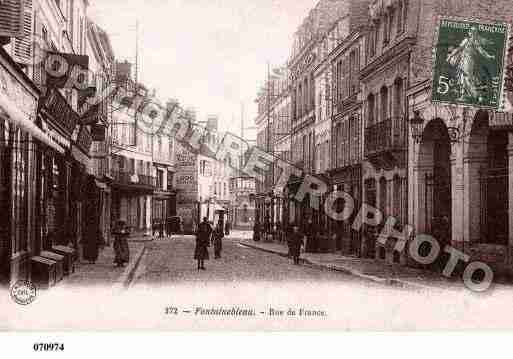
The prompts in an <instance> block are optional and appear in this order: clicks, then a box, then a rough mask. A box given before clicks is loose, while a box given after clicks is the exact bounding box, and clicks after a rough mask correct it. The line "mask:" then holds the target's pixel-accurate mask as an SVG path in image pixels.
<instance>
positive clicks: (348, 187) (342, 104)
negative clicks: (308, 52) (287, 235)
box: [319, 1, 369, 256]
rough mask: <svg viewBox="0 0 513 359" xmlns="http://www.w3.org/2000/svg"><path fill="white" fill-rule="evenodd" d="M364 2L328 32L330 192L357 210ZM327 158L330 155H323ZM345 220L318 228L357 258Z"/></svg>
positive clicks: (355, 235) (356, 241) (358, 246)
mask: <svg viewBox="0 0 513 359" xmlns="http://www.w3.org/2000/svg"><path fill="white" fill-rule="evenodd" d="M368 5H369V3H368V1H351V6H350V9H349V12H348V13H347V14H346V16H344V17H343V18H341V19H340V20H339V22H338V23H337V25H336V26H335V27H334V28H333V29H332V30H331V31H330V33H329V37H330V38H331V39H333V40H332V41H333V42H334V43H333V44H329V43H328V45H325V46H327V47H328V48H329V49H331V56H330V59H329V60H330V64H331V67H332V69H333V76H332V83H331V84H330V85H331V87H332V88H333V93H332V100H333V101H332V111H331V113H330V115H331V116H332V117H331V121H330V126H331V131H329V134H330V137H331V138H330V142H329V143H330V144H332V145H331V148H330V149H329V150H328V151H331V163H329V169H330V170H329V174H330V179H331V186H332V189H333V190H334V191H337V190H338V191H344V192H346V193H348V194H350V195H351V196H352V197H353V199H354V203H355V207H356V208H358V207H359V206H360V205H361V203H362V162H363V159H364V157H363V147H364V146H363V138H364V137H363V136H364V131H363V121H362V118H363V116H362V102H363V101H362V92H361V84H360V69H361V65H362V64H364V63H365V51H364V48H365V47H364V35H365V28H366V25H367V21H368ZM327 157H328V158H330V156H329V155H328V156H327ZM351 219H352V218H350V219H349V220H348V221H339V222H332V221H330V220H329V218H326V217H325V218H321V224H320V226H319V227H321V228H323V227H325V228H326V227H327V228H328V229H329V233H330V234H335V241H336V243H335V249H337V250H341V252H342V253H343V254H345V255H355V256H361V253H362V241H361V231H355V230H353V229H352V228H351V225H350V224H351V222H352V221H351Z"/></svg>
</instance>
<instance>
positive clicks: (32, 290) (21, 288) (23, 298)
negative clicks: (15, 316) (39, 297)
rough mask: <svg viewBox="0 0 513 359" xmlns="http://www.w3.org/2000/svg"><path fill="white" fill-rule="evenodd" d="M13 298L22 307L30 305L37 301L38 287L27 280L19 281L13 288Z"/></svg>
mask: <svg viewBox="0 0 513 359" xmlns="http://www.w3.org/2000/svg"><path fill="white" fill-rule="evenodd" d="M11 298H12V300H14V301H15V302H16V303H18V304H20V305H29V304H30V303H32V302H33V301H34V300H35V299H36V287H35V286H34V284H32V283H31V282H29V281H27V280H19V281H17V282H16V283H14V284H13V286H12V287H11Z"/></svg>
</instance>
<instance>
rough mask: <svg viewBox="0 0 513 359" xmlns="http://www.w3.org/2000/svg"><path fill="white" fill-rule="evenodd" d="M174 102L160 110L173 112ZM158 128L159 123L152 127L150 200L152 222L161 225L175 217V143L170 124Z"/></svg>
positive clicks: (169, 102) (156, 122) (155, 122)
mask: <svg viewBox="0 0 513 359" xmlns="http://www.w3.org/2000/svg"><path fill="white" fill-rule="evenodd" d="M175 104H176V103H175V101H168V103H167V104H166V106H162V108H166V109H168V110H169V111H170V112H174V110H175V107H174V106H175ZM170 123H171V121H168V124H167V125H166V128H160V126H161V124H160V121H154V126H153V131H152V132H153V134H154V135H153V140H152V142H153V143H152V145H153V171H154V177H155V191H154V193H153V199H152V221H153V222H154V223H155V222H160V223H163V222H164V221H166V219H168V218H170V217H173V216H176V191H175V188H174V186H173V181H174V175H175V172H176V168H175V141H174V138H173V137H172V136H171V129H170V128H169V127H170V125H171V124H170Z"/></svg>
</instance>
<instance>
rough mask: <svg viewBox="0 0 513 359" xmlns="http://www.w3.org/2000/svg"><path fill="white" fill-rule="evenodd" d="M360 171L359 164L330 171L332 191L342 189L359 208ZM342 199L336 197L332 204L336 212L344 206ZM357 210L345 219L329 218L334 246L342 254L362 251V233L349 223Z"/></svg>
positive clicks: (360, 196) (355, 254)
mask: <svg viewBox="0 0 513 359" xmlns="http://www.w3.org/2000/svg"><path fill="white" fill-rule="evenodd" d="M361 183H362V172H361V166H360V165H354V166H348V167H346V168H342V169H337V170H334V171H332V188H333V191H343V192H345V193H347V194H349V195H350V196H351V198H353V200H354V208H360V206H361V198H362V186H361ZM342 201H343V200H342V199H338V200H337V201H336V202H335V203H334V204H333V207H334V208H333V209H334V210H335V211H336V212H337V213H338V212H341V211H342V210H343V208H344V205H345V204H344V203H342ZM356 214H357V211H354V213H353V215H352V216H351V217H350V218H348V219H347V220H345V221H333V220H330V222H331V223H330V225H329V227H330V230H331V232H332V233H333V235H334V236H335V246H336V249H337V251H340V252H341V253H342V254H343V255H352V256H357V257H360V256H361V253H362V235H361V232H360V231H355V230H354V229H353V228H352V226H351V224H352V223H353V221H354V218H355V216H356Z"/></svg>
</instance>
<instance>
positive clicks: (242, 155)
mask: <svg viewBox="0 0 513 359" xmlns="http://www.w3.org/2000/svg"><path fill="white" fill-rule="evenodd" d="M240 138H241V140H244V102H242V101H241V103H240ZM242 144H243V143H242V141H241V144H240V161H239V172H240V174H241V175H242V167H243V164H244V148H243V146H242Z"/></svg>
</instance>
